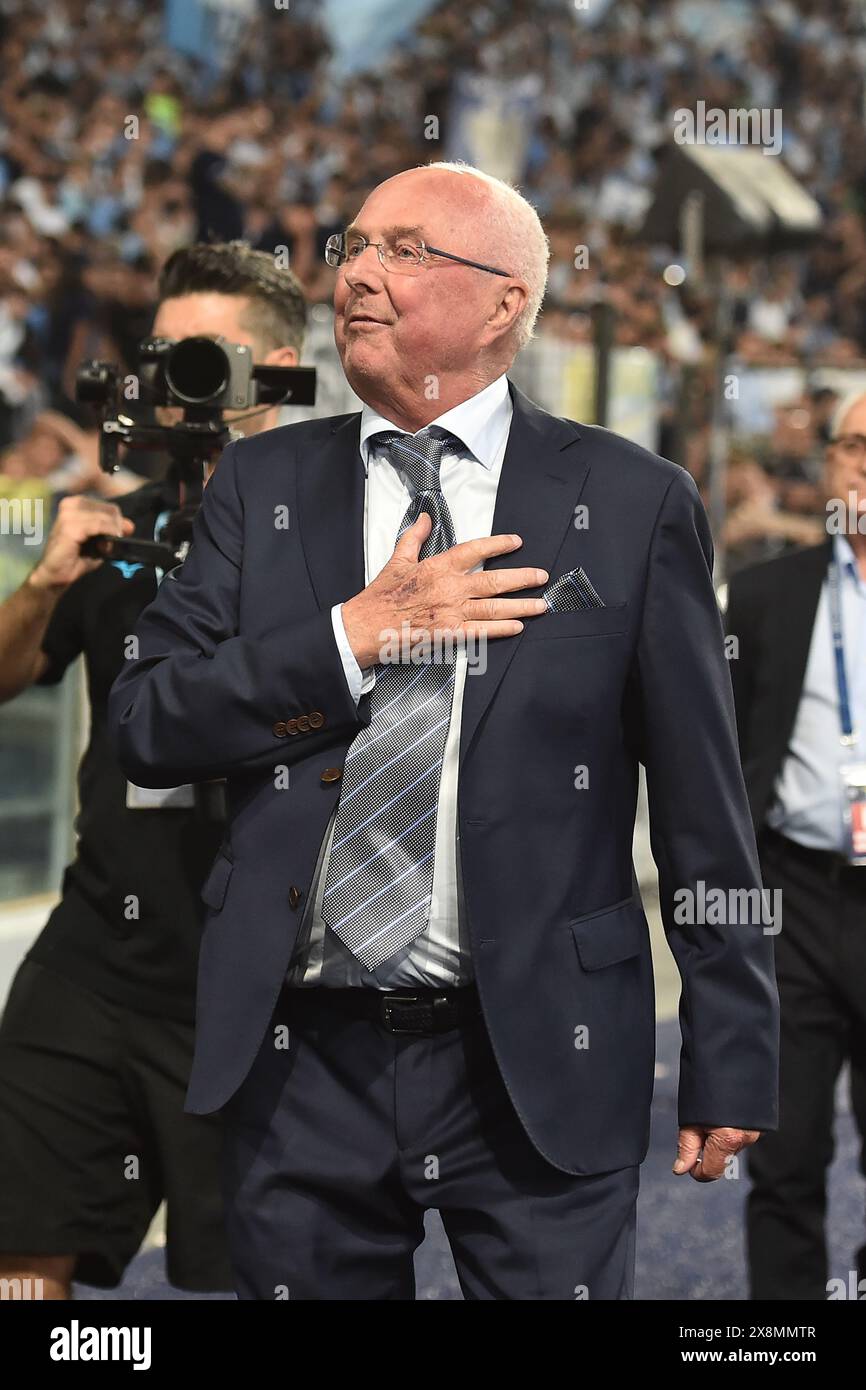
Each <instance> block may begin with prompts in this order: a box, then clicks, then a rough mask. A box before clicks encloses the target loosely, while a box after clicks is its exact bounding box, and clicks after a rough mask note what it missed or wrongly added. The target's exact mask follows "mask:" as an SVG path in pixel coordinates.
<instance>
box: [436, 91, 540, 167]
mask: <svg viewBox="0 0 866 1390" xmlns="http://www.w3.org/2000/svg"><path fill="white" fill-rule="evenodd" d="M542 94H543V83H542V80H541V78H540V77H539V76H538V74H537V73H526V74H525V75H524V76H523V77H519V78H514V77H510V78H507V79H506V78H495V77H488V76H486V75H485V74H483V73H478V72H463V73H458V74H457V75H456V77H455V79H454V89H453V95H452V98H451V110H450V113H449V121H448V146H447V153H446V157H447V158H448V159H465V160H466V162H467V164H474V165H475V166H476V167H477V168H479V169H483V170H484V172H485V173H487V174H493V175H495V177H496V178H500V179H505V180H506V181H507V182H508V183H519V182H520V180H521V179H522V177H523V173H524V168H525V164H526V156H527V153H528V150H529V140H530V135H531V132H532V128H533V124H534V121H535V119H536V115H537V109H538V104H539V100H540V98H541V96H542Z"/></svg>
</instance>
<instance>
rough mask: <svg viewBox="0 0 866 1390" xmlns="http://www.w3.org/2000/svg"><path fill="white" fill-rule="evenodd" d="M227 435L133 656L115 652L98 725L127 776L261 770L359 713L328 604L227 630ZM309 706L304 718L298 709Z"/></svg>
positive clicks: (232, 533)
mask: <svg viewBox="0 0 866 1390" xmlns="http://www.w3.org/2000/svg"><path fill="white" fill-rule="evenodd" d="M237 447H238V446H237V445H236V444H234V443H232V444H229V445H228V447H227V448H226V449H225V450H224V452H223V454H222V457H221V459H220V461H219V463H218V464H217V467H216V469H215V471H214V473H213V476H212V477H211V479H210V481H209V482H208V485H207V487H206V488H205V490H204V493H203V495H202V504H201V508H200V510H199V512H198V513H197V515H196V517H195V520H194V522H193V531H192V544H191V546H190V550H189V553H188V554H187V557H186V560H185V561H184V563H183V564H182V565H180V566H178V567H177V568H176V569H174V570H171V571H169V573H168V574H167V575H166V576H165V578H164V579H163V581H162V583H161V584H160V587H159V592H158V593H157V596H156V598H155V599H154V601H153V603H152V604H150V606H149V607H148V608H146V609H145V610H144V612H143V613H142V615H141V617H140V618H139V620H138V623H137V624H136V627H135V636H136V638H137V648H138V650H137V655H136V659H134V660H129V661H128V662H126V664H125V669H124V670H123V671H122V672H121V674H120V675H119V676H118V678H117V680H116V681H115V682H114V685H113V686H112V689H111V693H110V695H109V699H108V719H109V729H110V735H111V738H112V740H113V742H114V745H115V748H116V751H117V755H118V758H119V760H120V763H121V765H122V767H123V768H124V769H125V771H126V774H127V776H128V777H129V778H130V779H131V780H132V781H133V782H135V783H136V785H138V786H142V787H166V786H175V785H177V784H179V783H181V782H196V781H203V780H207V779H209V778H212V777H221V776H227V775H231V774H232V773H243V772H252V771H261V772H265V771H267V770H268V769H273V768H275V767H276V766H279V765H282V764H286V765H288V764H291V763H293V762H297V761H298V760H299V759H302V758H306V757H309V755H310V754H311V753H314V752H315V750H316V749H317V748H322V749H324V748H326V747H328V746H329V745H331V744H333V743H334V742H335V741H338V740H340V739H343V738H347V739H351V738H352V737H353V736H354V734H355V733H356V732H357V730H358V729H359V728H361V727H362V724H363V722H364V721H363V719H362V718H359V715H358V711H357V708H356V705H355V701H354V700H353V698H352V696H351V693H350V691H349V687H348V684H347V681H346V677H345V675H344V672H343V664H342V661H341V659H340V654H339V651H338V649H337V643H336V641H335V639H334V630H333V626H332V622H331V614H330V611H329V610H327V609H326V610H325V611H323V612H318V613H315V614H314V615H313V616H312V617H309V618H305V619H303V620H301V621H300V622H298V623H296V624H292V625H291V626H289V627H286V626H280V627H278V628H276V629H275V630H274V631H272V632H269V633H267V634H265V635H264V636H262V637H258V638H250V637H244V636H240V635H238V624H239V608H240V589H241V564H242V560H243V502H242V499H241V496H240V494H239V491H238V480H237V471H238V460H237V454H236V449H237ZM250 563H252V561H250ZM279 582H280V581H279V577H278V576H275V577H274V583H275V584H277V583H279ZM310 715H312V716H313V718H314V720H315V724H314V725H313V726H310V725H309V723H308V720H307V719H306V718H304V717H305V716H310ZM296 718H297V719H302V720H303V725H304V726H305V727H302V728H301V729H299V730H298V731H297V732H296V733H294V734H287V732H286V721H287V720H289V719H296Z"/></svg>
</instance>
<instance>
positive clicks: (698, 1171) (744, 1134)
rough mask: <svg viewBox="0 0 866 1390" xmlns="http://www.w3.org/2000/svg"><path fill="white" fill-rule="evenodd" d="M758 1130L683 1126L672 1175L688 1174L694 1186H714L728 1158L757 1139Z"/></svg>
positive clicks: (759, 1135) (759, 1134)
mask: <svg viewBox="0 0 866 1390" xmlns="http://www.w3.org/2000/svg"><path fill="white" fill-rule="evenodd" d="M760 1137H761V1131H760V1130H759V1129H723V1128H719V1129H705V1128H703V1126H701V1125H684V1126H683V1127H682V1129H681V1130H680V1137H679V1143H678V1144H677V1157H676V1162H675V1163H674V1167H673V1171H674V1172H675V1173H677V1174H680V1173H691V1175H692V1177H693V1178H694V1179H695V1182H715V1181H716V1179H717V1178H720V1177H722V1175H723V1173H724V1171H725V1164H726V1162H727V1160H728V1159H729V1158H730V1157H731V1155H732V1154H736V1153H739V1152H740V1149H744V1148H745V1147H746V1145H747V1144H754V1142H755V1140H756V1139H760Z"/></svg>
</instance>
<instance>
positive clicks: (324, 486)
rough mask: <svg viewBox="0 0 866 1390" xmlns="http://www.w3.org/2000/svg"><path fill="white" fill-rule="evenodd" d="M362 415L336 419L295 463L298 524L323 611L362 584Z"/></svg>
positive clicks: (309, 569)
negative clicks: (321, 440) (310, 452)
mask: <svg viewBox="0 0 866 1390" xmlns="http://www.w3.org/2000/svg"><path fill="white" fill-rule="evenodd" d="M360 436H361V417H360V415H359V414H358V415H348V416H342V417H340V418H339V419H337V420H335V421H334V422H333V424H332V425H331V427H330V432H329V434H328V435H326V436H325V440H324V443H323V444H322V446H321V448H320V449H319V450H318V451H317V453H316V456H315V457H314V458H305V459H303V460H301V466H300V467H299V468H298V484H297V486H298V527H299V533H300V537H301V544H302V546H303V548H304V555H305V557H306V561H307V569H308V571H309V574H310V581H311V583H312V585H313V590H314V592H315V595H316V599H317V601H318V604H319V607H320V608H321V609H322V610H323V611H325V610H328V609H331V608H333V606H334V604H335V603H342V602H344V601H345V600H346V599H349V598H351V597H352V595H353V594H357V593H360V591H361V589H363V587H364V575H365V565H364V485H365V477H364V465H363V463H362V462H361V454H360Z"/></svg>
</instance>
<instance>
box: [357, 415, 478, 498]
mask: <svg viewBox="0 0 866 1390" xmlns="http://www.w3.org/2000/svg"><path fill="white" fill-rule="evenodd" d="M370 443H371V446H372V447H373V448H374V449H376V451H377V452H381V453H384V454H385V455H387V457H388V460H389V462H390V463H392V464H393V465H394V467H395V468H397V469H399V470H400V471H401V472H403V473H405V475H406V477H407V478H408V480H409V485H410V488H411V490H412V493H413V494H415V493H418V492H436V491H439V490H440V486H439V465H440V464H441V462H442V455H443V454H444V452H445V450H446V448H448V446H449V445H451V446H453V445H454V444H457V443H459V441H458V440H457V439H456V438H455V436H454V435H453V434H449V433H448V431H447V430H443V429H440V428H439V426H438V425H431V426H429V427H428V428H427V429H424V430H419V432H418V433H417V434H401V433H400V432H399V431H398V430H384V431H383V432H382V433H381V434H375V435H373V437H372V439H371V441H370Z"/></svg>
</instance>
